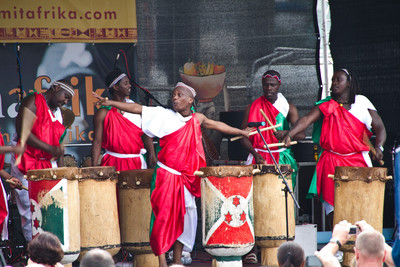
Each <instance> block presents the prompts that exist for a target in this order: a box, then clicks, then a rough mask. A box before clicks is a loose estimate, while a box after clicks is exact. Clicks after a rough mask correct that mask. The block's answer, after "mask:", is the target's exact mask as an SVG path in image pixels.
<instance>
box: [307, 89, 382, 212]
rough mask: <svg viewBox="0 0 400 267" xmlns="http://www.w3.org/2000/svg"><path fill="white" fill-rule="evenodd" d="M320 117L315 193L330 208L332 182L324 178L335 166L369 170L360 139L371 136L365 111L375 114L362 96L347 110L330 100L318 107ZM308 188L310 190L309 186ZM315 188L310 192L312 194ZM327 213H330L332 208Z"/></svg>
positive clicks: (332, 203)
mask: <svg viewBox="0 0 400 267" xmlns="http://www.w3.org/2000/svg"><path fill="white" fill-rule="evenodd" d="M318 107H319V109H320V110H321V112H322V113H323V120H322V128H321V135H320V138H319V143H320V145H321V147H322V149H323V150H322V153H321V155H320V157H319V159H318V163H317V168H316V189H317V192H314V193H318V195H319V196H320V197H322V199H323V200H324V201H325V202H326V203H328V204H329V205H332V206H333V205H334V181H333V180H332V179H330V178H328V174H334V172H335V167H336V166H355V167H372V163H371V159H370V157H369V155H368V152H369V147H368V145H367V144H366V143H365V141H364V138H366V137H367V138H370V137H371V135H372V133H371V131H370V129H371V123H372V118H371V115H370V113H369V111H368V110H376V109H375V107H374V106H373V105H372V103H371V102H370V101H369V100H368V99H367V98H366V97H365V96H362V95H357V96H356V99H355V103H354V104H352V105H351V108H350V110H346V109H345V108H344V107H343V106H341V105H340V104H339V103H337V102H336V101H334V100H332V99H331V100H329V101H326V102H323V103H321V104H319V106H318ZM311 187H312V186H311ZM313 190H314V191H315V188H314V189H312V188H310V191H309V193H313V192H312V191H313ZM326 208H327V210H326V211H327V213H329V212H330V211H332V210H333V209H332V207H331V208H330V209H329V208H328V206H326Z"/></svg>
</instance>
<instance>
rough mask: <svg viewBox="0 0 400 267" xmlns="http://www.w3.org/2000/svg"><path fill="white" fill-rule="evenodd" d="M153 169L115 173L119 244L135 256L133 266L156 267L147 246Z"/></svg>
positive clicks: (156, 260)
mask: <svg viewBox="0 0 400 267" xmlns="http://www.w3.org/2000/svg"><path fill="white" fill-rule="evenodd" d="M153 172H154V170H153V169H147V170H130V171H121V172H120V173H119V174H118V189H119V191H118V210H119V220H120V229H121V245H122V247H123V248H124V249H126V250H128V251H130V252H132V253H133V254H134V266H137V267H142V266H143V267H145V266H158V257H156V256H155V255H154V253H153V251H152V250H151V247H150V238H149V231H150V217H151V211H152V209H151V203H150V184H151V178H152V176H153Z"/></svg>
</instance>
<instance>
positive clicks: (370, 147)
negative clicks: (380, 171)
mask: <svg viewBox="0 0 400 267" xmlns="http://www.w3.org/2000/svg"><path fill="white" fill-rule="evenodd" d="M363 141H364V144H365V145H367V146H368V147H369V151H370V152H371V154H372V156H374V157H375V156H376V150H375V147H374V146H373V145H372V143H371V140H369V137H368V135H367V134H366V133H365V132H364V136H363ZM379 165H381V166H383V165H385V162H384V161H383V160H379Z"/></svg>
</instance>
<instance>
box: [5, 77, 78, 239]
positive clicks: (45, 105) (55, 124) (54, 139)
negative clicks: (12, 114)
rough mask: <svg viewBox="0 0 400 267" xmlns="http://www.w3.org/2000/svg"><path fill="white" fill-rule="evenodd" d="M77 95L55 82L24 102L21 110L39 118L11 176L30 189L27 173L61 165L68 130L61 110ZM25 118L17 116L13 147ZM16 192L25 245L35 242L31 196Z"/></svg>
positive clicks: (12, 166)
mask: <svg viewBox="0 0 400 267" xmlns="http://www.w3.org/2000/svg"><path fill="white" fill-rule="evenodd" d="M74 94H75V92H74V90H73V88H72V86H71V84H70V83H69V82H68V81H66V80H60V81H56V82H54V83H53V84H52V85H51V87H50V88H49V89H48V90H47V91H46V92H44V93H43V94H39V93H37V92H34V93H33V94H31V95H28V96H27V97H25V98H24V99H23V100H22V103H21V106H20V109H19V110H20V111H22V110H23V109H24V108H25V107H26V108H28V109H29V110H31V111H32V112H33V113H34V114H36V116H37V119H36V121H35V123H34V125H33V127H32V132H31V134H30V135H29V137H28V140H27V141H26V143H27V145H26V150H25V153H24V154H23V155H22V158H21V163H20V164H19V165H18V167H16V166H14V162H15V157H12V158H11V175H12V176H14V177H16V178H18V179H19V180H20V181H21V182H22V184H23V185H24V186H26V187H28V182H27V180H26V179H24V178H23V175H24V174H26V172H27V171H28V170H36V169H46V168H56V167H57V166H58V164H57V161H56V160H53V159H60V163H61V164H62V160H61V158H62V157H63V155H64V148H63V147H62V146H60V142H61V137H62V136H63V134H64V131H65V127H64V126H63V124H62V122H63V119H62V114H61V109H60V107H61V106H63V105H66V104H67V103H68V101H69V100H70V99H71V98H72V97H73V96H74ZM23 116H24V112H19V113H18V116H17V119H16V130H17V135H15V136H14V138H13V141H12V144H15V142H16V141H17V140H18V142H19V136H20V135H21V129H22V122H23V120H24V119H23ZM17 138H18V139H17ZM15 191H16V193H17V194H16V202H17V206H18V210H19V213H20V214H21V223H22V228H23V229H22V230H23V232H24V236H25V239H26V241H30V240H32V226H31V225H32V223H31V209H30V201H29V195H28V192H27V191H26V190H15Z"/></svg>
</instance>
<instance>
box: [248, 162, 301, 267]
mask: <svg viewBox="0 0 400 267" xmlns="http://www.w3.org/2000/svg"><path fill="white" fill-rule="evenodd" d="M253 167H254V169H255V170H259V171H257V172H255V174H254V177H253V180H254V232H255V236H256V244H257V245H258V246H260V247H261V264H262V265H266V266H278V260H277V252H278V247H279V246H280V245H281V244H282V243H284V242H286V239H287V236H286V207H285V193H284V191H283V188H284V187H285V184H284V183H283V181H282V178H281V177H280V174H279V172H278V171H277V170H276V167H275V165H262V164H259V165H253ZM279 168H280V170H281V172H282V174H283V175H284V176H285V179H286V180H287V182H288V185H289V187H290V189H291V190H292V180H291V174H292V172H293V171H292V169H291V166H290V165H279ZM287 200H288V229H289V240H293V239H294V232H295V219H294V203H293V199H292V197H291V196H290V195H289V196H288V199H287Z"/></svg>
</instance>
